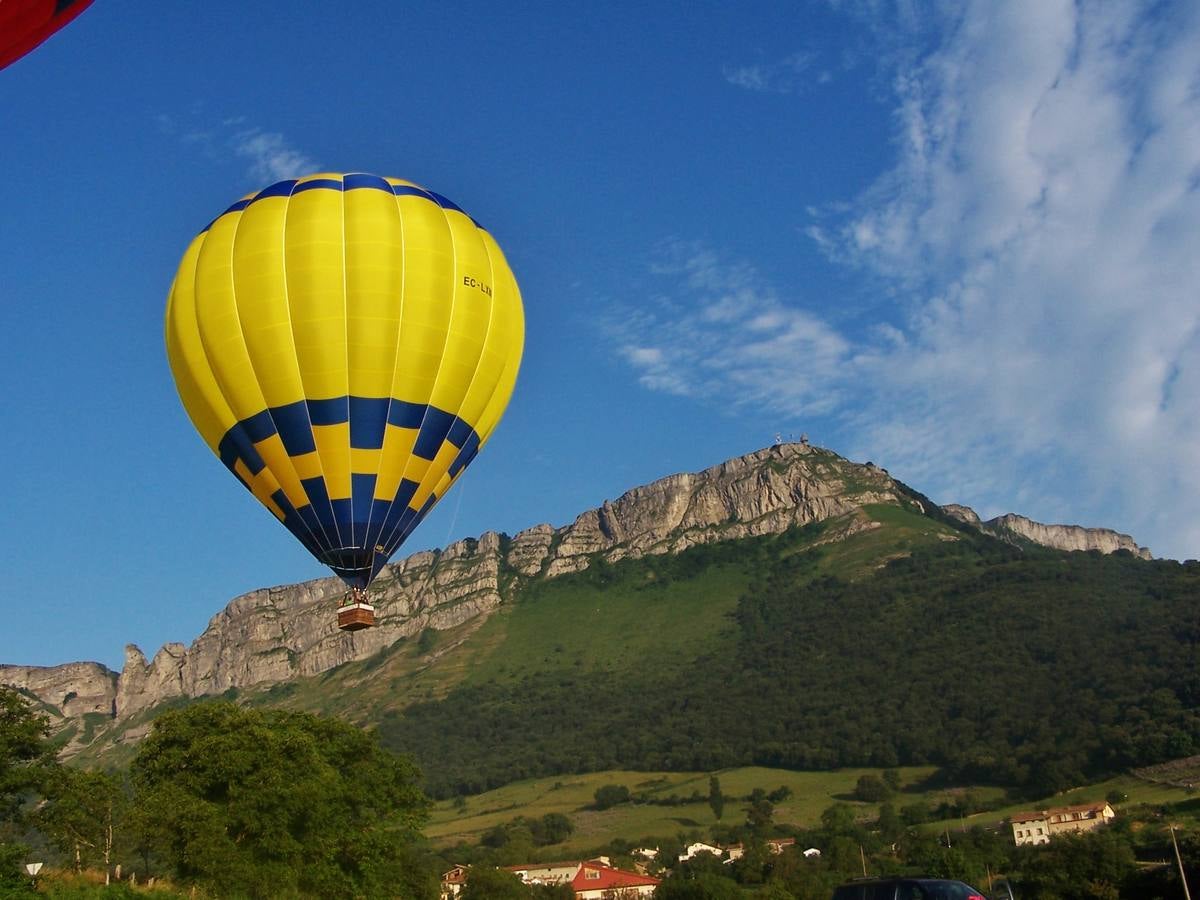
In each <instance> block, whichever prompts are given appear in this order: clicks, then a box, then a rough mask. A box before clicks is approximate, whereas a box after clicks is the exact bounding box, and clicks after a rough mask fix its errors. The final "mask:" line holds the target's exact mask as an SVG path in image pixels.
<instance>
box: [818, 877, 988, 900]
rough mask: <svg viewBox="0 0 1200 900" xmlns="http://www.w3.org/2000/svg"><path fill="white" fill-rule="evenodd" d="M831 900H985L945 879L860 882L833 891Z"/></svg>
mask: <svg viewBox="0 0 1200 900" xmlns="http://www.w3.org/2000/svg"><path fill="white" fill-rule="evenodd" d="M833 900H987V896H986V895H985V894H984V893H983V891H980V890H977V889H976V888H973V887H971V886H970V885H969V884H964V883H963V882H961V881H950V880H947V879H945V878H860V879H858V880H857V881H851V882H849V883H848V884H843V885H839V886H838V887H837V888H835V889H834V892H833Z"/></svg>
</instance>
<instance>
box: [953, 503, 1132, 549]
mask: <svg viewBox="0 0 1200 900" xmlns="http://www.w3.org/2000/svg"><path fill="white" fill-rule="evenodd" d="M942 512H944V513H946V514H947V515H949V516H952V517H953V518H955V519H958V520H959V521H960V522H963V523H964V524H966V525H970V526H972V527H974V528H978V529H979V530H980V531H982V532H984V533H985V534H990V535H992V537H997V538H1000V539H1001V540H1006V541H1009V542H1012V543H1020V541H1022V540H1025V541H1029V542H1031V543H1034V544H1040V545H1041V546H1043V547H1051V548H1053V549H1055V550H1099V551H1100V552H1101V553H1115V552H1116V551H1117V550H1127V551H1129V552H1130V553H1132V554H1133V555H1134V556H1137V557H1140V558H1141V559H1153V558H1154V554H1153V553H1151V552H1150V550H1149V548H1147V547H1139V546H1138V544H1137V541H1135V540H1134V539H1133V538H1132V537H1130V536H1129V535H1127V534H1121V533H1120V532H1118V531H1112V530H1111V529H1108V528H1083V527H1081V526H1079V525H1043V524H1042V523H1041V522H1035V521H1033V520H1032V519H1027V518H1025V517H1024V516H1018V515H1017V514H1016V513H1006V514H1005V515H1002V516H997V517H996V518H994V519H988V520H987V521H986V522H983V521H980V519H979V516H978V515H977V514H976V512H975V510H973V509H971V508H970V507H969V506H960V505H959V504H957V503H949V504H947V505H945V506H943V507H942Z"/></svg>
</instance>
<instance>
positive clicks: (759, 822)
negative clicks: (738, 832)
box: [746, 788, 775, 839]
mask: <svg viewBox="0 0 1200 900" xmlns="http://www.w3.org/2000/svg"><path fill="white" fill-rule="evenodd" d="M774 816H775V805H774V804H773V803H772V802H771V801H770V800H768V799H767V792H766V791H764V790H763V789H762V788H755V789H754V790H753V791H751V792H750V805H749V806H747V807H746V827H747V828H749V829H750V833H751V834H752V835H754V836H755V837H757V838H760V839H761V838H763V837H766V836H767V833H768V832H769V831H770V830H771V823H772V820H773V819H774Z"/></svg>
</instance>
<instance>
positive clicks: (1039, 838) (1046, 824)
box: [1009, 803, 1117, 846]
mask: <svg viewBox="0 0 1200 900" xmlns="http://www.w3.org/2000/svg"><path fill="white" fill-rule="evenodd" d="M1116 816H1117V814H1116V812H1115V811H1114V810H1113V808H1112V807H1111V806H1109V805H1108V804H1107V803H1081V804H1078V805H1076V806H1059V807H1055V808H1053V809H1039V810H1034V811H1032V812H1020V813H1016V814H1015V815H1013V817H1012V818H1011V819H1010V820H1009V821H1010V822H1011V823H1012V830H1013V841H1015V842H1016V843H1017V845H1018V846H1020V845H1021V844H1048V843H1050V839H1051V838H1052V837H1053V836H1054V835H1056V834H1064V833H1071V832H1079V831H1092V830H1094V829H1096V828H1100V827H1101V826H1104V825H1107V824H1108V823H1109V822H1111V821H1112V820H1113V819H1115V818H1116Z"/></svg>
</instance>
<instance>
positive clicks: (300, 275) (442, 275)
mask: <svg viewBox="0 0 1200 900" xmlns="http://www.w3.org/2000/svg"><path fill="white" fill-rule="evenodd" d="M524 333H525V322H524V313H523V310H522V307H521V296H520V293H519V291H518V289H517V283H516V279H514V278H513V274H512V272H511V271H510V269H509V267H508V264H507V263H506V262H505V260H504V255H503V254H502V253H501V252H500V248H499V247H498V246H497V244H496V242H495V241H494V240H493V238H492V236H491V235H490V234H488V232H487V231H485V230H484V229H483V228H482V227H481V226H480V225H479V224H478V223H477V222H475V221H474V220H473V219H471V217H470V216H468V215H467V214H466V213H465V212H463V211H462V210H461V209H460V208H459V207H457V206H455V205H454V204H453V203H451V202H450V201H449V200H447V199H446V198H445V197H442V196H440V195H439V194H435V193H433V192H432V191H427V190H425V189H423V188H421V187H418V186H417V185H415V184H412V183H411V182H407V181H402V180H400V179H396V178H380V177H378V176H375V175H364V174H348V175H340V174H328V173H321V174H317V175H310V176H308V177H305V178H300V179H298V180H295V181H282V182H279V183H278V184H273V185H271V186H270V187H268V188H265V189H264V190H262V191H259V192H258V193H257V194H252V195H249V196H247V197H244V198H243V199H241V200H239V201H238V202H237V203H235V204H233V206H231V207H229V209H227V210H226V211H225V212H224V213H222V214H221V215H220V216H218V217H217V219H216V220H215V221H213V222H212V224H210V225H209V226H208V227H207V228H205V229H204V230H203V231H202V232H201V233H200V234H199V235H198V236H197V237H196V238H195V240H193V241H192V243H191V246H189V247H188V249H187V252H186V253H185V254H184V256H183V261H182V262H181V263H180V264H179V271H178V273H177V274H176V276H175V282H174V284H173V285H172V286H171V294H170V297H169V299H168V301H167V316H166V340H167V356H168V359H169V361H170V364H171V371H172V373H173V374H174V376H175V383H176V386H177V388H178V390H179V396H180V398H181V399H182V400H183V405H184V407H185V408H186V409H187V412H188V415H189V416H190V417H191V420H192V423H193V424H194V425H195V426H196V429H197V430H198V431H199V432H200V434H201V436H202V437H203V438H204V440H205V442H206V443H207V444H208V446H209V447H210V448H211V449H212V451H213V452H214V453H216V455H217V456H218V457H220V459H221V462H223V463H224V464H225V466H226V467H227V468H229V470H230V471H232V472H233V473H234V475H236V476H237V477H238V479H240V480H241V482H242V483H243V484H244V485H245V486H246V487H247V488H248V489H249V490H250V492H251V493H253V494H254V496H255V497H257V498H258V500H259V501H260V502H261V503H262V504H263V505H264V506H266V507H267V509H269V510H270V511H271V512H272V513H274V515H275V517H276V518H278V519H279V520H280V521H281V522H283V524H284V525H285V526H287V528H288V529H289V530H290V531H291V532H292V534H294V535H295V536H296V537H297V538H298V539H299V540H300V542H301V543H303V544H304V546H305V547H307V548H308V550H309V551H310V552H311V553H312V554H313V556H315V557H316V558H317V559H319V560H320V561H321V562H322V563H324V564H326V565H328V566H330V567H331V568H332V569H333V570H334V571H335V572H336V573H337V574H338V575H340V576H341V577H342V579H343V580H344V581H346V583H347V584H349V585H350V586H351V587H352V588H364V587H366V586H367V585H368V584H370V582H371V580H372V579H373V578H374V577H375V576H376V575H377V574H378V573H379V570H380V569H381V568H382V566H383V565H384V563H385V562H387V560H388V558H389V557H391V555H392V554H393V553H395V551H396V549H397V548H398V547H399V546H400V544H401V543H402V542H403V541H404V539H405V538H406V537H407V536H408V535H409V534H410V533H411V532H412V530H413V528H415V527H416V525H417V524H418V523H419V522H420V521H421V520H422V519H423V518H424V517H425V515H426V513H428V512H429V510H430V509H431V508H432V507H433V505H434V504H435V503H437V501H438V500H439V499H440V498H441V497H442V496H443V495H444V494H445V492H446V491H447V490H448V489H449V487H450V485H451V484H453V483H454V481H455V480H456V479H457V478H458V476H459V475H460V474H461V473H462V471H463V469H464V468H465V467H466V466H467V465H468V464H469V463H470V462H471V460H473V459H474V458H475V455H476V453H478V452H479V449H480V448H481V447H482V446H483V445H484V444H485V443H487V441H488V438H489V437H490V436H491V434H492V432H493V430H494V429H495V427H496V425H497V423H498V422H499V421H500V416H501V414H502V413H503V412H504V408H505V406H506V405H507V404H508V399H509V397H510V396H511V394H512V390H513V385H514V384H515V383H516V378H517V368H518V366H519V365H520V362H521V350H522V347H523V344H524Z"/></svg>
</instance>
